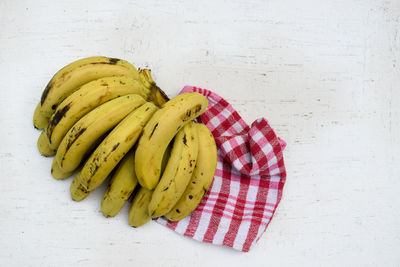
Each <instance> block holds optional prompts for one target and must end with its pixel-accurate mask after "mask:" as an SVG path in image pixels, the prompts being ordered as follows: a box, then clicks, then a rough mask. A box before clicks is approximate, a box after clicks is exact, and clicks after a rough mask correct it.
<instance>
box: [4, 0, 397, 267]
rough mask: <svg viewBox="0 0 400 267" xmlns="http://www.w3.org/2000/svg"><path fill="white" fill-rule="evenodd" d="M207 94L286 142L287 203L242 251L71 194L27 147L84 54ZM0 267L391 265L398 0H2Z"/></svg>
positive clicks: (167, 85)
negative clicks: (47, 89)
mask: <svg viewBox="0 0 400 267" xmlns="http://www.w3.org/2000/svg"><path fill="white" fill-rule="evenodd" d="M91 55H107V56H113V57H120V58H124V59H127V60H129V61H132V62H134V64H135V65H136V66H137V67H150V68H151V69H152V70H153V73H154V76H155V78H156V81H157V82H158V83H159V85H160V86H161V87H162V88H163V89H164V90H165V91H166V92H167V93H168V94H169V95H170V96H174V95H176V94H177V92H178V91H179V90H180V89H181V88H182V87H183V86H184V85H186V84H189V85H196V86H200V87H204V88H208V89H212V90H214V91H215V92H217V93H219V94H220V95H222V96H223V97H225V98H226V99H227V100H228V101H230V102H231V103H232V104H233V105H234V107H236V108H237V109H238V110H239V111H240V114H242V116H243V117H244V119H245V120H246V121H247V122H248V123H251V122H252V121H253V120H255V119H256V118H258V117H261V116H265V117H266V118H267V119H268V120H269V121H270V123H271V125H272V126H273V127H274V128H275V129H276V131H277V132H278V134H279V136H281V137H282V138H283V139H285V140H286V141H287V143H288V147H287V149H286V151H285V160H286V165H287V171H288V178H287V183H286V186H285V189H284V195H283V200H282V202H281V205H280V206H279V208H278V210H277V213H276V215H275V218H274V219H273V220H272V222H271V224H270V225H269V228H268V229H267V232H266V233H265V234H264V235H263V237H262V238H261V240H260V242H259V244H258V245H257V246H256V247H255V248H254V250H252V251H251V252H250V253H247V254H244V253H239V252H235V251H233V250H232V249H228V248H222V247H216V246H213V245H209V244H201V243H198V242H195V241H192V240H190V239H187V238H183V237H181V236H179V235H177V234H175V233H174V232H172V231H170V230H168V229H166V228H164V227H162V226H160V225H157V224H156V223H150V224H148V225H146V226H145V227H143V228H140V229H132V228H130V227H129V226H128V224H127V207H125V209H124V210H123V211H122V213H121V214H120V215H119V216H118V217H116V218H114V219H105V218H103V217H102V215H101V212H100V210H99V207H100V197H101V194H102V192H101V191H102V190H97V191H96V192H95V193H94V194H93V195H92V196H90V197H89V198H88V199H87V200H85V201H84V202H82V203H75V202H73V201H71V200H70V196H69V183H70V180H67V181H61V182H60V181H55V180H53V179H52V178H51V176H50V173H49V169H50V164H51V159H47V158H44V157H41V156H40V155H39V153H38V152H37V150H36V140H37V138H38V136H39V131H37V130H35V129H33V127H32V123H31V120H32V113H33V110H34V107H35V105H36V103H37V102H38V100H39V97H40V94H41V92H42V90H43V88H44V86H45V85H46V83H47V82H48V80H49V79H50V78H51V76H52V75H53V74H54V73H55V72H56V71H57V70H58V69H59V68H60V67H62V66H63V65H65V64H67V63H69V62H71V61H73V60H75V59H78V58H81V57H86V56H91ZM0 77H1V85H2V88H1V89H0V120H1V124H2V127H1V128H0V135H1V137H2V140H3V142H2V145H1V146H0V164H1V165H0V172H1V175H2V176H1V177H2V178H1V181H2V184H1V187H0V213H1V216H0V235H1V238H0V265H1V266H109V265H110V266H111V265H114V266H399V265H400V248H399V247H400V208H399V206H400V194H399V190H400V179H399V173H400V167H399V165H400V164H399V155H400V153H399V150H400V140H399V137H400V127H399V122H400V119H399V118H400V92H399V89H400V1H398V0H391V1H381V0H377V1H368V0H367V1H365V0H358V1H356V0H348V1H346V0H342V1H339V0H331V1H308V0H305V1H282V0H280V1H277V0H270V1H247V0H236V1H137V2H135V1H128V0H126V1H100V0H98V1H12V0H2V1H0Z"/></svg>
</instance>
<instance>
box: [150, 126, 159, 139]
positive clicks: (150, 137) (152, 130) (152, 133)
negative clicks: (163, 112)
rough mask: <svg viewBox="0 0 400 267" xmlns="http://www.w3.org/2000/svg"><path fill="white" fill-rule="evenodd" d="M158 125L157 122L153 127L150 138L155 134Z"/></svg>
mask: <svg viewBox="0 0 400 267" xmlns="http://www.w3.org/2000/svg"><path fill="white" fill-rule="evenodd" d="M157 126H158V123H156V125H154V128H153V130H152V131H151V134H150V136H149V139H150V138H151V137H152V136H153V134H154V131H155V130H156V128H157Z"/></svg>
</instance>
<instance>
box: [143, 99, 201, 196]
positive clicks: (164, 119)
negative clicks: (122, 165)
mask: <svg viewBox="0 0 400 267" xmlns="http://www.w3.org/2000/svg"><path fill="white" fill-rule="evenodd" d="M170 102H171V103H170ZM207 105H208V101H207V98H205V97H204V96H203V95H201V94H199V93H184V94H181V95H178V96H176V97H175V98H173V99H171V100H170V101H168V102H166V103H165V104H164V106H163V108H161V109H160V110H158V111H157V112H156V113H154V115H153V117H152V118H151V119H150V121H149V122H148V123H147V125H146V127H145V128H144V130H143V135H142V137H141V138H140V140H139V144H138V147H137V150H136V154H135V171H136V175H137V178H138V181H139V183H140V185H141V186H143V187H146V188H148V189H150V190H151V189H154V188H155V186H156V185H157V183H158V180H159V178H160V174H161V161H162V157H163V155H164V152H165V149H166V148H167V146H168V144H169V143H170V141H171V140H172V138H173V137H174V136H175V135H176V133H177V132H178V131H179V130H180V129H181V128H182V127H183V126H185V124H187V123H189V122H190V121H191V120H193V119H194V118H196V117H197V116H199V115H200V114H202V113H203V112H204V111H205V110H206V108H207Z"/></svg>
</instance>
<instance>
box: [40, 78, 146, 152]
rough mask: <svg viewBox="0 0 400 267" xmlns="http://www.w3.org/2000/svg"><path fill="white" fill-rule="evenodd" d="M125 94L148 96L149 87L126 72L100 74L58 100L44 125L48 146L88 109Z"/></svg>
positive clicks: (60, 137)
mask: <svg viewBox="0 0 400 267" xmlns="http://www.w3.org/2000/svg"><path fill="white" fill-rule="evenodd" d="M127 94H139V95H140V96H142V97H143V98H147V96H148V95H149V94H150V90H149V89H147V88H145V87H144V86H143V85H142V84H141V83H140V82H139V81H137V80H135V79H133V78H132V77H128V76H114V77H105V78H100V79H97V80H94V81H92V82H89V83H87V84H84V85H83V86H81V88H80V89H78V90H77V91H75V92H74V93H72V94H71V95H69V96H68V97H67V98H66V99H65V100H64V101H63V102H61V104H60V105H58V107H57V109H56V111H55V112H54V114H53V115H52V116H51V118H50V120H49V123H48V125H47V127H46V129H45V132H46V136H47V137H48V139H49V142H48V143H49V145H50V148H51V149H53V150H57V148H58V146H59V144H60V142H61V140H62V139H63V137H64V136H65V134H66V133H67V132H68V130H69V129H70V128H71V127H72V125H74V124H75V123H76V122H77V121H78V120H79V119H80V118H82V117H83V116H84V115H85V114H87V113H88V112H89V111H91V110H92V109H94V108H95V107H97V106H100V105H101V104H103V103H105V102H107V101H109V100H111V99H114V98H116V97H119V96H123V95H127Z"/></svg>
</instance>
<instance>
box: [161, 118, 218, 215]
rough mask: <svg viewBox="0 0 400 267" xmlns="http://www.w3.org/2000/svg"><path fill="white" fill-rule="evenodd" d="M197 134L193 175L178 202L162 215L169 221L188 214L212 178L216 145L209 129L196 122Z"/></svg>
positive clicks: (201, 197) (215, 164) (199, 199)
mask: <svg viewBox="0 0 400 267" xmlns="http://www.w3.org/2000/svg"><path fill="white" fill-rule="evenodd" d="M196 126H197V128H198V134H199V154H198V157H197V162H196V167H195V168H194V171H193V176H192V178H191V179H190V181H189V185H188V186H187V187H186V189H185V192H184V193H183V194H182V196H181V198H180V199H179V201H178V203H177V204H176V205H175V206H174V207H173V208H172V209H171V211H170V212H168V213H167V214H166V215H164V216H165V217H166V218H167V219H168V220H170V221H179V220H181V219H183V218H185V217H186V216H188V215H189V214H190V213H191V212H192V211H193V210H195V209H196V207H197V206H198V205H199V204H200V201H201V200H202V199H203V196H204V194H205V193H206V192H207V190H208V188H209V187H210V185H211V182H212V180H213V178H214V173H215V169H216V167H217V147H216V145H215V140H214V137H213V135H212V133H211V132H210V130H209V129H208V128H207V127H206V126H205V125H204V124H200V123H196Z"/></svg>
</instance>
